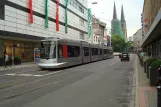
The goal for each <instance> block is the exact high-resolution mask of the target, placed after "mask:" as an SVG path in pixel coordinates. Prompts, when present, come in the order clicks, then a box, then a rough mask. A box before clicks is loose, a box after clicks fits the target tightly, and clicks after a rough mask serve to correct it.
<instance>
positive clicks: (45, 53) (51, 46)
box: [40, 41, 56, 59]
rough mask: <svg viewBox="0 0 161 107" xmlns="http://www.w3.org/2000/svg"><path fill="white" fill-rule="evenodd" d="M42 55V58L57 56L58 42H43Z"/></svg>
mask: <svg viewBox="0 0 161 107" xmlns="http://www.w3.org/2000/svg"><path fill="white" fill-rule="evenodd" d="M40 57H41V58H42V59H54V58H56V42H55V41H43V42H41V49H40Z"/></svg>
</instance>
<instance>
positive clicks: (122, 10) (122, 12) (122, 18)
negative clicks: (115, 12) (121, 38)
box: [121, 5, 125, 22]
mask: <svg viewBox="0 0 161 107" xmlns="http://www.w3.org/2000/svg"><path fill="white" fill-rule="evenodd" d="M121 22H125V16H124V9H123V5H122V8H121Z"/></svg>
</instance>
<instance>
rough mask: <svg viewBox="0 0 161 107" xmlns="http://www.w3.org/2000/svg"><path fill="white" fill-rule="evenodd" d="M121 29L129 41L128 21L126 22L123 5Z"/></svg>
mask: <svg viewBox="0 0 161 107" xmlns="http://www.w3.org/2000/svg"><path fill="white" fill-rule="evenodd" d="M121 28H122V32H123V34H124V37H125V38H126V39H127V28H126V20H125V15H124V9H123V5H122V8H121Z"/></svg>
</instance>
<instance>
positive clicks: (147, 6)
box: [141, 0, 161, 58]
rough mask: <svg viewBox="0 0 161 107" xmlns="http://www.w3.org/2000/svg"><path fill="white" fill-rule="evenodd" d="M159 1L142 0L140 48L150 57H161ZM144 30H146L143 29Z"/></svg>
mask: <svg viewBox="0 0 161 107" xmlns="http://www.w3.org/2000/svg"><path fill="white" fill-rule="evenodd" d="M160 8H161V1H160V0H144V7H143V12H142V17H143V22H146V24H145V23H143V26H144V29H143V30H144V31H143V41H142V44H141V46H142V48H143V49H144V51H145V52H147V53H151V56H152V57H159V58H160V57H161V30H160V28H161V9H160ZM145 28H146V29H145Z"/></svg>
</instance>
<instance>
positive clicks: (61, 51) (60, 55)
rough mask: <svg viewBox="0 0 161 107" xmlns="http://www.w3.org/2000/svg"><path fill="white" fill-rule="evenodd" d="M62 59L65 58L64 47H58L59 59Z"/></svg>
mask: <svg viewBox="0 0 161 107" xmlns="http://www.w3.org/2000/svg"><path fill="white" fill-rule="evenodd" d="M62 57H63V46H62V45H58V58H62Z"/></svg>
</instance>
